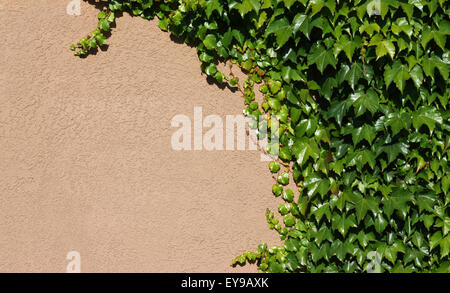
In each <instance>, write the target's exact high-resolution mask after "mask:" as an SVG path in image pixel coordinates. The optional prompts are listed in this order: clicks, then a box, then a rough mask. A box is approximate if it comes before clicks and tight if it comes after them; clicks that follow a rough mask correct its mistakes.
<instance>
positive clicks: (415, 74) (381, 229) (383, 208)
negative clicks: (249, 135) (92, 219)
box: [72, 0, 450, 272]
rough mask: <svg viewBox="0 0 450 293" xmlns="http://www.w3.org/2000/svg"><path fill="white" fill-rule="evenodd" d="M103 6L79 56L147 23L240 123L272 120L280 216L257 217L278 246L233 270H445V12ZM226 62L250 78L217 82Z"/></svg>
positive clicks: (360, 4) (288, 5)
mask: <svg viewBox="0 0 450 293" xmlns="http://www.w3.org/2000/svg"><path fill="white" fill-rule="evenodd" d="M104 4H105V9H104V10H103V11H101V12H100V13H99V14H98V19H99V22H98V27H97V29H95V30H94V31H93V32H92V33H91V34H89V35H88V36H87V37H85V38H83V39H82V40H81V41H80V42H79V43H78V44H77V45H73V46H72V50H74V51H75V55H79V56H83V55H87V54H89V53H90V52H92V50H96V49H97V47H98V46H100V47H101V46H103V45H104V44H105V42H106V40H107V38H106V36H107V35H108V34H109V33H110V30H111V24H112V23H114V21H115V17H114V15H115V14H116V15H117V13H118V12H122V11H127V12H130V13H131V14H133V15H136V16H141V17H143V18H146V19H153V18H155V17H156V18H157V19H158V25H159V27H160V28H161V29H162V30H164V31H169V32H170V33H171V34H173V35H174V36H176V37H178V38H181V39H183V40H184V41H185V42H186V43H188V44H190V45H193V46H195V47H196V48H197V51H198V56H199V59H200V60H201V62H202V70H203V71H204V72H205V74H206V75H208V76H210V77H212V78H214V79H215V80H216V81H217V83H229V84H230V85H231V86H237V87H239V89H240V90H241V92H242V93H243V96H244V98H245V99H244V103H245V109H244V114H245V115H247V116H250V117H254V118H255V119H258V118H259V116H261V115H263V114H265V115H267V117H269V118H268V119H269V120H270V119H271V117H274V115H276V116H277V117H279V120H280V126H279V128H277V129H276V130H277V131H275V129H270V131H271V133H272V135H273V134H275V135H277V137H278V138H279V144H276V145H275V144H269V149H268V151H269V152H270V153H272V154H275V153H278V154H279V158H278V159H277V160H275V161H273V162H271V163H270V164H269V169H270V171H271V172H272V173H274V174H276V176H275V178H276V182H275V183H274V185H273V188H272V193H273V195H274V196H280V202H281V204H280V205H279V207H278V211H277V212H278V213H279V215H278V214H276V213H274V212H271V211H269V210H268V211H267V212H266V215H267V221H268V223H269V226H270V228H272V229H275V230H276V231H277V232H278V233H279V234H280V237H281V239H282V240H283V241H284V245H281V246H275V247H272V248H268V247H267V245H266V244H261V245H259V247H258V248H257V250H256V251H255V252H250V251H246V252H245V253H244V254H243V255H241V256H238V257H237V258H236V259H235V260H234V261H233V264H243V263H245V262H247V261H250V262H257V264H258V267H259V269H260V271H263V272H361V271H366V270H368V269H371V268H373V267H374V266H378V269H379V270H380V271H385V272H418V271H420V272H429V271H439V272H449V271H450V269H449V266H450V262H449V251H450V236H449V234H448V232H449V230H450V217H449V201H450V197H449V184H450V173H449V165H448V158H449V154H450V149H449V145H450V136H449V130H450V123H449V117H450V114H449V105H448V99H449V93H450V90H449V66H450V56H449V44H448V35H449V34H450V20H449V14H450V11H449V2H448V1H445V0H404V1H393V0H374V1H372V0H368V1H364V0H348V1H342V0H341V1H339V0H336V1H332V0H159V1H157V0H124V1H119V0H109V1H104ZM223 61H229V62H232V63H233V64H235V65H237V66H239V67H240V68H241V69H242V70H243V71H244V72H245V73H246V74H247V79H246V80H245V81H243V82H242V83H240V81H239V80H238V78H237V77H235V76H234V75H233V74H232V73H229V74H226V73H223V72H221V71H219V70H218V68H217V66H216V65H217V64H218V62H223ZM241 84H242V87H241ZM256 90H259V91H260V92H262V93H263V95H264V100H263V102H261V103H258V102H256V101H255V91H256ZM268 124H269V126H270V125H271V124H270V123H268ZM255 127H256V126H255ZM276 133H278V134H276ZM287 185H289V186H295V188H292V187H291V188H288V187H287ZM268 192H269V193H270V191H268Z"/></svg>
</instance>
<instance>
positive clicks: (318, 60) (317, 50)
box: [308, 44, 337, 73]
mask: <svg viewBox="0 0 450 293" xmlns="http://www.w3.org/2000/svg"><path fill="white" fill-rule="evenodd" d="M311 50H312V53H311V54H310V55H309V56H308V66H309V65H312V64H316V66H317V69H319V71H320V73H323V71H324V69H325V68H326V67H327V66H328V65H331V66H333V67H334V68H335V69H336V64H337V60H336V58H334V56H333V53H332V52H331V51H330V50H327V49H325V48H324V47H323V46H322V45H319V44H316V45H315V46H313V48H312V49H311Z"/></svg>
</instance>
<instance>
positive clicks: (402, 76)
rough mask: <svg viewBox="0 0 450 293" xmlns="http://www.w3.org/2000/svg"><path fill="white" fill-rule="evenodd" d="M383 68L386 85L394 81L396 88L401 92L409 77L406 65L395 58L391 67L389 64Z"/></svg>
mask: <svg viewBox="0 0 450 293" xmlns="http://www.w3.org/2000/svg"><path fill="white" fill-rule="evenodd" d="M384 70H385V71H384V81H385V83H386V87H389V85H390V84H391V82H392V81H394V82H395V84H396V85H397V88H398V89H399V90H400V92H401V93H403V90H404V88H405V83H406V81H407V80H408V79H409V78H410V77H411V76H410V75H409V71H408V66H406V65H404V64H402V63H401V62H400V61H398V60H397V61H395V62H394V64H393V65H392V68H391V67H390V66H389V65H386V67H385V69H384Z"/></svg>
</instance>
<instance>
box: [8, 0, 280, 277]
mask: <svg viewBox="0 0 450 293" xmlns="http://www.w3.org/2000/svg"><path fill="white" fill-rule="evenodd" d="M69 2H70V1H69V0H67V1H66V0H47V1H46V0H33V1H29V0H0V36H1V38H2V41H1V42H0V52H1V54H0V272H16V271H20V272H64V271H65V269H66V265H67V263H68V261H67V260H66V255H67V253H68V252H69V251H71V250H75V251H78V252H80V254H81V270H82V271H83V272H170V271H173V272H184V271H187V272H224V271H256V269H255V266H245V267H242V268H235V269H234V268H231V267H230V263H231V260H232V258H234V257H235V256H236V255H238V254H240V253H242V252H243V250H245V249H252V248H256V246H257V244H258V243H260V242H262V241H268V242H269V244H277V243H278V241H277V240H278V239H277V238H278V237H277V235H276V233H275V232H274V231H271V230H269V229H268V227H267V224H266V223H265V209H266V208H267V207H270V208H272V209H273V208H275V207H276V200H274V199H273V196H272V195H271V193H270V189H271V185H272V180H270V176H271V175H270V174H269V172H268V169H267V163H266V162H260V160H259V152H257V151H213V152H207V151H196V152H194V151H181V152H177V151H173V150H172V149H171V145H170V138H171V135H172V133H173V132H174V131H175V129H173V128H171V127H170V120H171V119H172V117H173V116H174V115H176V114H186V115H188V116H190V117H193V108H194V107H195V106H199V107H203V113H204V115H209V114H218V115H220V116H221V117H225V115H227V114H233V115H235V114H239V113H241V111H242V106H243V98H242V97H241V96H240V94H239V93H232V92H231V91H230V90H229V89H226V88H225V89H220V88H218V87H217V86H215V85H210V84H208V83H207V81H206V78H205V76H204V75H202V74H201V70H200V62H199V61H198V58H197V54H196V51H195V48H190V47H189V46H186V45H184V44H178V43H176V42H174V41H172V40H171V38H170V36H169V34H168V33H165V32H161V31H160V30H159V28H158V27H157V25H156V22H154V21H145V20H143V19H140V18H137V17H131V16H129V15H124V16H123V17H120V18H118V20H117V28H114V30H113V34H112V37H111V38H110V40H109V41H108V44H109V45H110V46H109V48H108V50H107V52H99V53H98V54H97V55H94V56H89V57H88V58H85V59H80V58H76V57H74V56H73V55H72V52H70V51H69V50H68V48H69V46H70V44H71V43H73V42H74V41H77V40H79V39H80V38H81V37H82V36H84V34H86V33H88V32H90V31H92V30H93V29H94V28H95V26H96V14H97V12H98V11H97V10H96V9H95V7H93V6H91V5H88V4H87V3H85V2H83V3H82V10H81V13H82V15H81V16H70V15H67V14H66V5H67V4H68V3H69Z"/></svg>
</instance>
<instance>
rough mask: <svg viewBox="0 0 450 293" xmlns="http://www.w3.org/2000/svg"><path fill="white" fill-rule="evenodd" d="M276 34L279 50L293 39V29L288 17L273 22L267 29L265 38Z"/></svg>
mask: <svg viewBox="0 0 450 293" xmlns="http://www.w3.org/2000/svg"><path fill="white" fill-rule="evenodd" d="M270 34H275V36H276V38H277V44H278V48H281V47H282V46H283V45H284V44H285V43H286V42H287V41H288V40H289V38H290V37H291V35H292V27H291V25H290V23H289V21H288V20H287V18H286V17H283V18H281V19H278V20H275V21H273V22H271V23H270V24H269V25H268V26H267V29H266V32H265V36H266V37H267V36H269V35H270Z"/></svg>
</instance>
